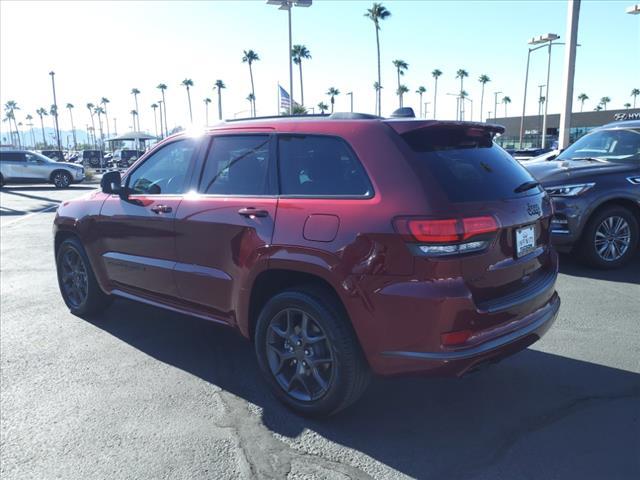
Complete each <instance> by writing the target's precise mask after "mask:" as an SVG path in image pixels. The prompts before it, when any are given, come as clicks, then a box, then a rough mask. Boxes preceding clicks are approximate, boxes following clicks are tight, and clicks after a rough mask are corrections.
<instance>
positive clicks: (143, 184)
mask: <svg viewBox="0 0 640 480" xmlns="http://www.w3.org/2000/svg"><path fill="white" fill-rule="evenodd" d="M195 148H196V141H195V140H194V139H184V140H178V141H176V142H173V143H170V144H169V145H166V146H164V147H162V148H161V149H160V150H158V151H157V152H156V153H154V154H153V155H151V156H150V157H149V158H148V159H147V160H145V162H144V163H143V164H142V165H140V167H138V168H136V169H135V170H134V171H133V172H132V173H131V175H129V178H128V179H127V186H128V187H129V190H130V193H131V194H132V195H136V194H138V195H171V194H174V195H175V194H180V193H184V188H185V187H186V182H187V173H188V171H189V166H190V165H191V159H192V157H193V153H194V151H195Z"/></svg>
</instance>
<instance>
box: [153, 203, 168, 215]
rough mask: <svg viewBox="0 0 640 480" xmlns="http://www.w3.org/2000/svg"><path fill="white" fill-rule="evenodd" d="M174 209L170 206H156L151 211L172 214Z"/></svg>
mask: <svg viewBox="0 0 640 480" xmlns="http://www.w3.org/2000/svg"><path fill="white" fill-rule="evenodd" d="M172 210H173V209H172V208H171V207H170V206H168V205H156V206H155V207H151V211H152V212H153V213H171V211H172Z"/></svg>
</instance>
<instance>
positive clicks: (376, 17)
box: [364, 2, 391, 116]
mask: <svg viewBox="0 0 640 480" xmlns="http://www.w3.org/2000/svg"><path fill="white" fill-rule="evenodd" d="M364 16H365V17H367V18H368V19H369V20H371V21H372V22H373V24H374V26H375V29H376V51H377V55H378V88H377V89H376V92H377V95H376V100H377V104H376V105H377V111H376V115H378V116H380V115H381V114H382V113H381V112H382V104H381V103H382V102H381V96H380V90H381V89H382V77H381V75H380V22H382V21H383V20H386V19H387V18H389V17H390V16H391V12H390V11H389V10H387V8H386V7H385V6H384V5H382V4H381V3H375V2H374V3H373V5H372V6H371V8H368V9H367V13H365V14H364Z"/></svg>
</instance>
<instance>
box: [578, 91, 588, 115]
mask: <svg viewBox="0 0 640 480" xmlns="http://www.w3.org/2000/svg"><path fill="white" fill-rule="evenodd" d="M578 100H580V111H582V109H583V108H584V102H586V101H587V100H589V96H588V95H587V94H586V93H581V94H580V95H578Z"/></svg>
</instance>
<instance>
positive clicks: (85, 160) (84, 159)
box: [77, 150, 104, 168]
mask: <svg viewBox="0 0 640 480" xmlns="http://www.w3.org/2000/svg"><path fill="white" fill-rule="evenodd" d="M101 159H102V152H101V151H100V150H82V151H81V152H80V154H79V155H78V160H77V161H78V163H82V165H84V166H85V167H92V168H99V167H102V166H103V165H104V162H101V161H100V160H101Z"/></svg>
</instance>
